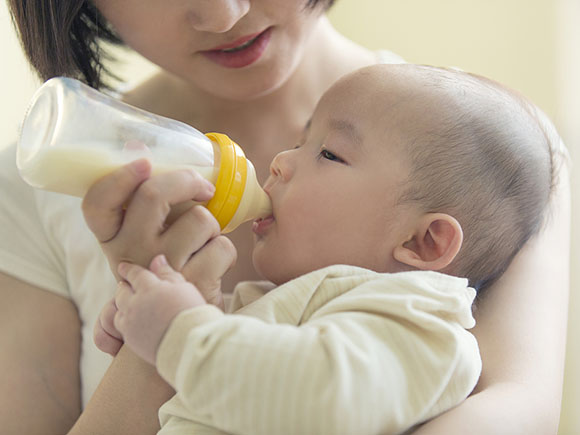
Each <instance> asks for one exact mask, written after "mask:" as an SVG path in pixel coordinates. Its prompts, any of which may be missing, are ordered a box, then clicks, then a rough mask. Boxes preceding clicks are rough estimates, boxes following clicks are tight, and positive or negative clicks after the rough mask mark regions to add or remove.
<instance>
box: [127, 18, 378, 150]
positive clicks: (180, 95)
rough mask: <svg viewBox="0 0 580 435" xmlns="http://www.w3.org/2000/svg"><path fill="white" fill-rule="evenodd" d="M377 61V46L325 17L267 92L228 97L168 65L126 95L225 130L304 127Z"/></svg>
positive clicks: (163, 111)
mask: <svg viewBox="0 0 580 435" xmlns="http://www.w3.org/2000/svg"><path fill="white" fill-rule="evenodd" d="M374 62H375V57H374V54H373V53H372V52H370V51H368V50H366V49H363V48H362V47H360V46H357V45H355V44H354V43H352V42H351V41H349V40H348V39H346V38H344V37H343V36H342V35H340V34H339V33H338V32H336V31H335V30H334V28H333V27H332V26H331V24H330V23H329V22H328V20H327V19H326V17H323V18H321V19H320V20H319V23H318V26H317V28H316V29H315V31H314V32H313V34H312V35H311V36H310V39H309V42H308V45H307V47H306V50H305V53H304V54H303V56H302V61H301V63H300V64H299V65H298V66H297V67H296V70H295V71H294V72H293V73H292V75H291V76H290V77H289V79H288V80H287V81H286V82H285V83H284V84H283V85H282V86H280V87H279V88H278V89H276V90H274V91H272V92H269V93H268V94H266V95H263V96H260V97H258V98H255V99H252V100H249V101H232V100H227V99H223V98H219V97H216V96H215V95H211V94H208V93H207V92H204V91H202V90H200V89H199V88H197V87H195V86H194V85H192V84H191V83H188V82H186V81H185V80H183V79H181V78H178V77H176V76H174V75H171V74H170V73H167V72H164V71H162V72H160V73H158V74H157V75H155V76H153V77H152V78H151V79H150V80H148V81H147V82H145V83H143V85H141V86H139V87H138V88H136V89H135V90H134V91H133V92H131V93H130V94H128V95H127V96H126V100H127V101H128V102H129V103H131V104H135V105H138V106H140V107H142V108H144V109H145V110H149V111H152V112H155V113H159V114H161V115H163V116H167V117H170V118H173V119H178V120H180V121H183V122H186V123H188V124H190V125H194V126H195V127H196V128H198V129H199V130H202V131H223V132H226V133H227V134H229V135H232V136H234V137H235V136H242V137H243V136H246V135H248V134H249V133H250V132H257V133H259V131H260V130H261V126H263V125H264V124H265V125H267V126H272V127H273V130H274V131H280V129H281V127H283V126H286V127H288V128H290V129H291V130H293V129H296V128H298V127H300V128H302V126H303V125H304V122H305V121H306V120H307V119H308V117H309V116H310V115H311V113H312V111H313V109H314V106H315V105H316V103H317V101H318V100H319V98H320V97H321V96H322V94H323V93H324V92H325V91H326V89H327V88H328V87H329V86H330V85H331V84H332V83H334V81H336V80H337V79H338V78H339V77H340V76H342V75H343V74H345V73H348V72H350V71H352V70H354V69H357V68H359V67H362V66H364V65H368V64H371V63H374ZM262 128H263V127H262ZM284 130H286V128H282V131H284ZM267 136H268V135H267ZM287 145H291V144H287Z"/></svg>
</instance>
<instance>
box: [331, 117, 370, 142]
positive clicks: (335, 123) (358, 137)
mask: <svg viewBox="0 0 580 435" xmlns="http://www.w3.org/2000/svg"><path fill="white" fill-rule="evenodd" d="M328 125H329V127H330V129H332V130H338V131H340V132H342V133H344V134H346V135H347V136H348V137H349V138H350V139H351V140H352V142H354V143H355V144H356V145H359V146H361V145H362V143H363V140H362V134H361V133H360V132H359V130H358V129H357V128H356V126H355V125H354V124H353V123H352V122H350V121H347V120H346V119H336V118H331V119H330V120H329V121H328Z"/></svg>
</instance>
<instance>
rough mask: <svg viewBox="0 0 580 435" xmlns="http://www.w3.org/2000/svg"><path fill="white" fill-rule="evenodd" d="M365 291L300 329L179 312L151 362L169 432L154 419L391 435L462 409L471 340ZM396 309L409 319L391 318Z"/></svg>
mask: <svg viewBox="0 0 580 435" xmlns="http://www.w3.org/2000/svg"><path fill="white" fill-rule="evenodd" d="M371 294H372V292H371V291H369V293H368V294H365V292H364V289H363V291H362V292H361V293H360V294H357V295H351V294H349V298H344V300H341V301H339V300H338V299H340V298H337V299H336V300H334V301H333V304H332V309H330V307H329V306H328V305H327V306H326V307H325V313H324V314H322V313H321V314H320V315H317V316H316V319H314V318H311V320H310V321H308V323H306V324H304V325H302V326H300V327H296V326H293V325H290V324H271V323H265V322H263V321H262V320H259V319H256V318H253V317H249V316H244V315H224V314H223V313H221V312H220V311H219V310H218V309H217V308H215V307H213V306H210V305H205V306H201V307H197V308H194V309H191V310H189V311H187V312H186V313H182V314H181V315H179V316H178V317H176V318H175V320H174V321H173V323H172V324H171V326H170V328H169V330H168V331H167V334H166V335H165V337H164V338H163V341H162V343H161V346H160V348H159V352H158V354H157V367H158V370H159V372H160V373H161V375H162V376H163V377H164V378H165V379H166V380H167V381H168V382H169V383H170V384H171V385H172V386H174V388H175V389H176V391H177V395H176V397H175V398H174V399H172V401H171V402H169V404H168V405H165V406H164V407H163V408H162V410H161V418H162V421H165V422H167V421H169V422H170V424H171V418H167V415H165V416H164V415H163V414H164V412H165V413H166V414H173V415H174V416H176V419H175V420H176V421H177V423H178V424H183V419H190V420H193V421H195V422H198V423H201V424H203V425H207V426H210V427H215V428H218V429H220V430H223V431H225V432H235V433H241V434H250V433H252V434H261V433H269V434H271V433H277V434H285V433H288V434H296V433H317V434H325V433H328V434H341V433H345V434H351V433H398V432H400V431H401V430H405V429H407V428H408V427H409V426H410V425H413V424H414V423H417V422H419V421H422V420H423V419H426V418H429V417H430V416H432V415H433V413H434V412H441V411H443V410H444V409H448V408H449V407H450V406H453V405H455V404H456V403H457V402H459V401H460V400H463V399H464V398H465V397H466V396H467V395H468V394H469V392H470V389H471V388H472V387H473V385H475V382H476V380H477V376H478V374H479V368H480V366H479V359H478V351H477V344H476V342H475V340H474V338H473V337H472V336H471V334H469V333H467V332H466V331H465V330H464V329H462V328H460V327H458V325H457V324H455V325H454V326H452V327H450V326H449V325H450V323H447V322H444V321H442V320H441V319H439V320H437V316H436V315H431V314H429V313H425V312H423V311H422V307H423V306H424V305H422V304H424V299H421V298H419V299H418V300H415V302H413V301H409V300H405V301H403V300H402V299H405V298H399V300H398V301H397V300H388V301H385V300H383V301H381V300H378V301H377V298H376V297H373V296H372V295H371ZM397 304H398V307H396V309H395V311H393V312H391V313H389V312H388V309H387V308H386V307H387V306H389V305H397ZM414 304H415V305H414ZM416 304H418V305H416ZM407 306H410V307H412V309H411V311H415V313H416V314H417V315H416V316H415V317H413V316H414V315H413V314H412V315H411V316H409V318H405V319H404V320H401V318H399V317H398V314H400V312H401V310H406V309H408V308H407ZM401 307H403V308H401ZM385 310H387V311H385ZM397 310H398V312H397ZM423 322H425V323H423ZM172 405H173V406H172ZM170 433H171V431H170Z"/></svg>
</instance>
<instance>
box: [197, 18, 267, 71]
mask: <svg viewBox="0 0 580 435" xmlns="http://www.w3.org/2000/svg"><path fill="white" fill-rule="evenodd" d="M271 33H272V31H271V28H270V27H268V28H267V29H266V30H264V31H263V32H261V33H257V34H253V35H246V36H244V37H242V38H239V39H237V40H236V41H234V42H232V43H229V44H224V45H220V46H219V47H216V48H214V49H212V50H206V51H202V52H201V53H202V54H203V55H204V56H205V57H206V58H207V59H209V60H211V61H212V62H214V63H217V64H218V65H221V66H223V67H226V68H243V67H245V66H248V65H251V64H253V63H254V62H256V61H257V60H258V59H259V58H260V57H261V56H262V54H263V53H264V51H266V48H267V47H268V43H269V42H270V36H271Z"/></svg>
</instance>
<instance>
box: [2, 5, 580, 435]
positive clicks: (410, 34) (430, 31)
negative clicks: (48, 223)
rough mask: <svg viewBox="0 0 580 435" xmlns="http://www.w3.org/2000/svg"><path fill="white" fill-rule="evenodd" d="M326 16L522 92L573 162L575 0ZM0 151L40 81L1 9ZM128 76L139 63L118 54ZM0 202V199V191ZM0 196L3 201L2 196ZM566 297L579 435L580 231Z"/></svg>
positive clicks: (142, 71) (564, 429)
mask: <svg viewBox="0 0 580 435" xmlns="http://www.w3.org/2000/svg"><path fill="white" fill-rule="evenodd" d="M330 17H331V19H332V21H333V22H334V23H335V25H336V26H337V27H338V28H339V29H340V30H342V31H343V32H344V33H345V34H346V35H347V36H350V37H351V38H352V39H354V40H356V41H358V42H360V43H362V44H365V45H366V46H368V47H370V48H387V49H390V50H393V51H395V52H397V53H399V54H401V55H403V56H404V57H405V58H406V59H407V60H408V61H410V62H416V63H426V64H435V65H447V66H457V67H460V68H463V69H465V70H469V71H473V72H477V73H480V74H483V75H487V76H489V77H492V78H495V79H497V80H499V81H501V82H503V83H505V84H507V85H509V86H511V87H513V88H516V89H518V90H520V91H522V92H523V93H524V94H525V95H527V96H528V97H529V98H531V99H532V100H533V101H534V102H535V103H536V104H538V105H539V106H540V107H541V108H543V109H544V110H545V111H546V112H547V113H548V115H549V116H550V117H552V119H553V120H554V121H555V123H556V125H557V127H558V129H559V130H560V132H561V133H562V135H563V136H564V138H565V140H566V142H567V144H568V147H569V148H570V151H571V153H572V157H573V159H575V160H576V161H580V160H579V159H580V156H579V154H580V0H534V1H529V0H486V1H481V0H437V1H433V0H408V1H394V0H365V1H364V2H363V1H361V0H337V4H336V6H335V7H334V8H333V9H332V10H331V12H330ZM0 56H1V58H0V146H1V144H6V143H9V142H11V141H13V140H14V139H15V137H16V134H17V126H18V123H19V121H20V119H21V118H22V115H23V113H24V111H25V108H26V106H27V104H28V101H29V99H30V96H31V95H32V92H33V91H34V89H35V88H36V87H37V86H38V82H37V81H36V79H35V78H34V77H33V76H32V74H31V73H30V71H29V69H28V67H27V66H26V63H25V61H24V60H23V57H22V55H21V54H20V50H19V47H18V44H17V42H16V38H15V36H14V33H13V31H12V28H11V27H10V22H9V18H8V13H7V10H6V6H5V4H4V2H2V3H1V5H0ZM122 57H123V58H125V59H126V63H127V65H126V67H125V77H127V78H131V79H135V78H139V77H144V76H146V75H147V74H149V73H150V72H151V71H152V67H151V66H150V65H148V64H147V63H146V62H144V61H142V60H141V59H138V58H137V57H136V56H131V55H129V54H126V53H122ZM576 165H578V163H576ZM577 172H578V171H576V172H575V173H574V174H573V181H572V185H573V189H574V187H576V191H575V192H573V213H574V215H573V222H574V221H576V222H578V220H579V219H580V189H579V188H578V187H580V184H579V183H580V176H578V173H577ZM0 195H1V194H0ZM0 198H1V197H0ZM572 251H573V252H572V264H573V269H576V270H573V272H572V292H571V305H570V327H569V338H568V341H569V345H568V359H567V372H566V384H565V391H564V406H563V413H562V422H561V427H560V435H568V434H577V433H580V412H577V410H578V406H579V405H580V370H579V369H577V368H576V367H578V366H579V365H580V334H579V333H578V331H579V330H580V320H579V317H580V316H579V314H580V295H579V294H578V288H579V287H580V270H578V269H579V268H578V266H579V265H580V228H579V226H578V225H577V224H576V225H573V234H572Z"/></svg>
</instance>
